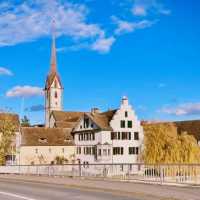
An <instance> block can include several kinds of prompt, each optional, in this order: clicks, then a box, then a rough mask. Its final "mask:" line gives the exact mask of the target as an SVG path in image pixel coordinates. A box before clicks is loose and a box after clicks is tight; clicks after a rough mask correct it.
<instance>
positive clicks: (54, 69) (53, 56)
mask: <svg viewBox="0 0 200 200" xmlns="http://www.w3.org/2000/svg"><path fill="white" fill-rule="evenodd" d="M56 72H57V58H56V33H55V20H53V21H52V47H51V71H50V73H53V74H54V73H56Z"/></svg>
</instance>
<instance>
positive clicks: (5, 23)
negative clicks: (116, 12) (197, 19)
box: [0, 0, 105, 46]
mask: <svg viewBox="0 0 200 200" xmlns="http://www.w3.org/2000/svg"><path fill="white" fill-rule="evenodd" d="M6 6H7V7H6ZM6 6H5V3H4V5H3V3H0V29H1V32H0V46H8V45H15V44H18V43H21V42H27V41H32V40H36V39H38V38H40V37H44V36H48V35H50V34H51V19H52V13H53V15H54V16H53V18H54V19H55V21H56V29H57V35H58V36H61V35H64V36H69V37H71V38H73V39H74V40H77V39H88V38H94V39H95V38H96V39H97V38H98V37H103V36H104V34H105V33H104V30H102V29H101V28H100V26H99V25H98V24H92V23H88V22H87V15H88V12H89V11H88V9H87V8H86V7H85V6H84V5H81V4H72V3H69V2H68V1H65V2H64V1H58V0H51V1H50V0H36V1H31V0H27V1H25V2H23V3H21V4H17V5H14V4H11V5H9V4H8V5H7V4H6ZM2 7H3V8H4V9H2ZM5 7H6V8H7V9H5Z"/></svg>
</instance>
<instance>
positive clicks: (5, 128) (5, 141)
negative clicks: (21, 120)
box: [0, 115, 16, 165]
mask: <svg viewBox="0 0 200 200" xmlns="http://www.w3.org/2000/svg"><path fill="white" fill-rule="evenodd" d="M15 129H16V127H15V126H14V125H13V122H12V121H11V120H10V119H9V117H7V116H6V115H5V117H4V118H2V119H1V121H0V165H4V164H5V157H6V155H8V154H9V153H10V151H11V144H12V139H13V136H14V135H15Z"/></svg>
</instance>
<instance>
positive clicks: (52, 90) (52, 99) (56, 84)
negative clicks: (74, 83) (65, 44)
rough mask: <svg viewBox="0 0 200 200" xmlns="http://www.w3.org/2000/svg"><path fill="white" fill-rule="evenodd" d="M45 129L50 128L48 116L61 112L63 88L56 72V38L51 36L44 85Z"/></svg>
mask: <svg viewBox="0 0 200 200" xmlns="http://www.w3.org/2000/svg"><path fill="white" fill-rule="evenodd" d="M44 90H45V127H50V114H51V112H52V111H53V110H57V111H61V110H62V93H63V87H62V84H61V80H60V77H59V74H58V72H57V59H56V38H55V34H53V36H52V49H51V67H50V72H49V74H48V76H47V79H46V84H45V89H44Z"/></svg>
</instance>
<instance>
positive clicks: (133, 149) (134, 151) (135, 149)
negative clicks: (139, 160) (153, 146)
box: [128, 147, 139, 155]
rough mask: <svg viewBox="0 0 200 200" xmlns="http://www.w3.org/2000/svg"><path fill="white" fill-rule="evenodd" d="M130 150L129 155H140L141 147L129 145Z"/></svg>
mask: <svg viewBox="0 0 200 200" xmlns="http://www.w3.org/2000/svg"><path fill="white" fill-rule="evenodd" d="M128 151H129V155H138V154H139V147H129V148H128Z"/></svg>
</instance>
